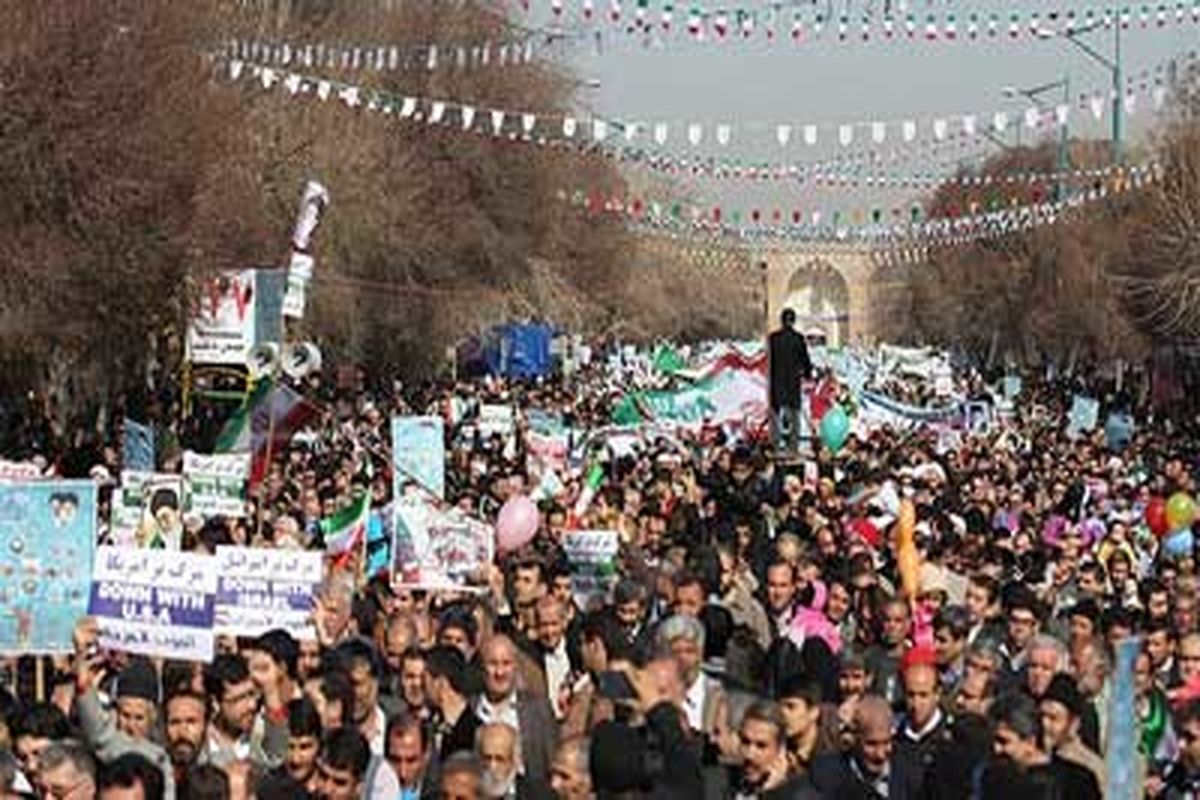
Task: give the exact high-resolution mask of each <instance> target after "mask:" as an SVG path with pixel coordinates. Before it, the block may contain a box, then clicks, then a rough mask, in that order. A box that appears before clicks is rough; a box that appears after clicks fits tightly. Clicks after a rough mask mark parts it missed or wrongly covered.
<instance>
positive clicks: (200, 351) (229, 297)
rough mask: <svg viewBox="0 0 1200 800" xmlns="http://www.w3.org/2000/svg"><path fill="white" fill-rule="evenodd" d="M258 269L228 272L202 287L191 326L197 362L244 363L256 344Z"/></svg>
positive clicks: (190, 344) (190, 348) (191, 353)
mask: <svg viewBox="0 0 1200 800" xmlns="http://www.w3.org/2000/svg"><path fill="white" fill-rule="evenodd" d="M255 284H256V273H255V271H254V270H252V269H247V270H242V271H240V272H226V273H222V274H221V275H218V276H217V277H215V278H213V279H211V280H209V281H208V282H207V283H206V284H205V285H204V286H202V287H201V289H200V302H199V306H198V308H197V309H196V310H195V313H194V314H193V315H192V320H191V324H190V325H189V326H188V335H187V358H188V361H190V362H192V363H193V364H229V365H237V366H244V365H245V364H246V356H247V354H248V353H249V352H250V349H251V348H252V347H254V344H255V339H254V329H255V324H254V322H255V320H254V317H255V297H256V296H257V287H256V285H255Z"/></svg>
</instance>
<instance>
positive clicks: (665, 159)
mask: <svg viewBox="0 0 1200 800" xmlns="http://www.w3.org/2000/svg"><path fill="white" fill-rule="evenodd" d="M995 150H996V144H995V143H994V142H992V141H990V140H988V139H986V138H985V137H983V136H982V135H976V136H966V135H964V134H962V133H956V134H954V135H953V136H951V137H949V138H948V139H946V140H945V141H942V142H918V143H915V144H913V145H908V146H899V147H890V148H888V149H886V150H884V149H880V148H870V149H856V150H853V151H848V152H840V151H839V152H837V153H836V154H835V155H834V156H833V157H831V158H829V159H825V160H821V161H811V162H803V163H795V162H774V161H763V160H751V159H742V158H735V157H726V156H711V155H706V156H699V155H690V154H685V155H678V156H677V155H674V154H671V153H659V152H656V151H653V150H649V149H646V148H628V147H626V148H617V149H611V148H610V149H609V150H607V151H603V152H604V153H605V154H606V155H609V156H610V157H612V158H613V159H614V160H616V161H617V162H619V163H622V164H632V165H635V166H638V167H641V168H644V169H648V170H651V171H654V172H659V173H662V174H664V175H668V176H670V177H682V178H703V179H712V180H746V181H758V182H763V181H776V182H778V181H787V182H790V183H796V184H800V185H804V184H808V183H813V182H816V181H818V180H819V179H823V178H826V177H830V176H852V175H863V174H865V172H866V171H867V170H876V171H882V170H883V169H885V168H893V169H894V168H896V167H898V166H900V165H904V164H913V163H919V164H921V165H923V167H924V171H925V172H927V173H932V172H935V171H938V170H946V171H948V172H949V173H953V172H955V171H957V170H958V169H960V168H962V167H963V166H964V165H965V164H968V163H971V162H973V161H977V160H980V159H982V158H985V157H987V156H988V155H991V154H992V153H994V152H995Z"/></svg>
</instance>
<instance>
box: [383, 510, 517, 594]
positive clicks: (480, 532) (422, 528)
mask: <svg viewBox="0 0 1200 800" xmlns="http://www.w3.org/2000/svg"><path fill="white" fill-rule="evenodd" d="M395 509H396V516H395V531H394V534H393V535H394V538H393V540H392V582H393V583H395V584H401V585H404V586H414V587H415V586H422V587H446V586H466V584H467V582H468V580H469V578H470V577H471V576H472V575H474V574H476V573H478V572H479V570H480V569H481V568H482V567H483V566H485V565H486V564H489V563H491V560H492V548H493V535H494V534H493V532H492V527H491V526H490V525H487V524H485V523H483V522H480V521H479V520H477V519H475V518H473V517H469V516H467V515H466V514H464V513H463V512H462V511H460V510H458V509H457V508H445V509H440V508H437V507H436V505H435V504H434V503H433V502H432V500H430V499H429V498H422V499H416V500H414V501H413V502H410V503H397V504H395Z"/></svg>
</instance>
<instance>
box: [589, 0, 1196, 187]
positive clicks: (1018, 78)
mask: <svg viewBox="0 0 1200 800" xmlns="http://www.w3.org/2000/svg"><path fill="white" fill-rule="evenodd" d="M925 1H926V2H928V3H929V4H930V7H931V8H932V7H934V3H933V0H925ZM746 2H747V3H749V2H750V0H746ZM596 5H597V8H600V9H602V8H604V7H605V6H604V4H603V3H601V2H597V4H596ZM1029 5H1030V7H1032V8H1043V10H1044V4H1041V3H1038V2H1031V4H1029ZM685 7H686V6H685ZM936 8H937V9H939V10H941V11H944V10H945V9H947V8H951V9H953V10H954V11H955V12H956V13H957V15H958V19H959V25H960V28H961V26H962V25H963V22H962V20H964V19H965V16H966V14H967V13H968V12H969V11H978V12H980V14H981V15H983V14H986V12H990V11H997V12H1000V13H1001V18H1002V19H1005V20H1006V19H1007V17H1008V14H1009V12H1010V11H1011V9H1012V7H1011V6H1006V5H1004V4H999V3H995V2H992V3H974V4H971V3H959V2H957V0H956V1H955V2H947V0H940V2H938V3H937V4H936ZM1064 8H1066V7H1064ZM1080 8H1082V7H1080ZM786 24H787V23H783V26H786ZM685 25H686V15H681V14H680V13H679V12H677V14H676V20H675V27H676V29H677V31H679V32H678V33H676V34H674V35H673V36H672V37H671V38H670V40H669V41H668V42H666V43H665V44H663V45H662V46H650V47H646V46H643V45H642V44H641V43H640V42H639V40H637V39H635V38H632V37H629V36H627V35H622V34H619V33H617V32H616V30H615V29H614V28H613V27H612V26H610V25H609V26H606V25H604V23H601V26H602V29H603V31H604V46H603V48H602V50H601V52H599V53H597V52H596V48H594V47H591V46H587V47H579V48H577V52H576V53H575V55H574V57H573V59H572V61H573V63H574V65H575V67H576V69H577V71H578V73H579V75H580V77H581V78H583V79H585V80H586V81H589V82H591V83H592V86H591V87H590V88H585V89H583V90H582V91H581V96H580V103H581V105H582V106H583V107H584V108H585V109H586V108H590V109H592V110H594V111H595V112H596V113H598V114H600V115H603V116H606V117H611V118H618V119H635V120H645V121H648V122H653V121H664V122H670V123H673V126H674V125H682V124H686V123H701V124H703V125H704V127H705V129H706V138H708V139H709V140H711V138H712V131H713V130H714V129H715V126H716V125H717V124H719V123H730V124H733V125H734V126H735V129H736V132H735V134H734V139H733V141H732V142H731V144H730V145H729V146H728V147H727V148H725V149H724V151H723V152H724V153H725V154H727V155H729V156H733V157H742V158H747V159H761V160H772V161H776V162H779V161H786V162H790V163H797V164H804V163H806V162H812V161H814V160H820V159H821V158H823V157H826V156H827V155H828V154H829V153H830V152H831V150H836V149H837V148H836V147H835V146H833V143H832V142H830V141H828V140H830V139H833V138H835V134H834V135H831V134H830V133H829V132H827V128H828V126H829V125H830V124H834V125H836V124H837V123H843V122H862V121H869V120H875V119H883V120H891V121H898V120H902V119H906V118H916V119H918V120H922V121H924V122H926V123H927V122H928V121H929V120H931V119H932V118H934V117H936V116H938V115H943V114H944V115H950V114H955V113H957V114H962V113H978V114H979V115H980V119H981V120H982V119H984V118H990V116H991V114H992V113H993V112H995V111H998V110H1006V111H1009V112H1010V113H1011V114H1012V115H1013V116H1014V118H1015V117H1019V115H1021V114H1022V113H1023V112H1024V110H1025V109H1026V108H1027V107H1028V106H1029V105H1030V103H1029V102H1028V101H1024V100H1020V101H1014V100H1012V99H1009V98H1006V97H1005V96H1004V94H1003V91H1002V90H1003V88H1004V87H1005V86H1019V87H1030V86H1037V85H1040V84H1045V83H1049V82H1053V81H1056V80H1059V79H1061V78H1063V77H1067V78H1069V80H1070V83H1071V90H1072V94H1073V95H1075V96H1076V97H1077V96H1078V95H1079V94H1081V93H1084V92H1087V91H1091V90H1100V89H1107V87H1108V86H1109V85H1110V83H1111V75H1110V73H1109V72H1108V71H1107V70H1106V69H1105V68H1104V67H1102V66H1101V65H1100V64H1098V63H1096V62H1094V61H1092V60H1091V59H1090V58H1088V57H1087V56H1086V55H1085V54H1083V53H1082V52H1080V51H1079V50H1078V49H1077V48H1075V47H1074V46H1072V45H1071V44H1070V43H1069V42H1067V41H1064V40H1061V39H1049V40H1035V39H1033V38H1031V37H1029V36H1028V35H1023V36H1022V37H1021V38H1020V39H1019V40H1016V41H1014V40H1011V39H1009V38H1008V37H1007V36H1003V35H1002V36H1000V37H997V38H996V39H994V40H988V39H986V38H981V39H979V40H978V41H974V42H970V41H966V40H965V39H964V38H963V37H962V36H961V34H960V40H959V41H958V42H946V41H938V42H927V41H925V40H924V39H921V38H920V37H918V38H917V39H916V40H915V41H909V40H905V39H901V40H899V41H893V42H890V43H888V42H883V41H875V42H871V43H862V42H857V41H851V42H847V43H841V42H838V41H837V39H836V36H830V35H829V34H828V33H826V35H825V38H824V40H823V41H814V42H810V43H807V44H804V45H799V46H798V45H796V44H794V43H793V42H792V41H791V40H790V39H789V38H788V37H787V35H786V34H787V31H786V30H785V29H781V30H780V33H779V35H777V38H776V41H775V42H774V43H773V44H772V43H768V42H766V41H765V37H764V36H762V35H761V33H759V34H756V36H755V37H754V40H753V41H750V42H747V41H744V40H741V39H737V38H734V37H730V38H729V39H728V40H727V41H724V42H712V41H710V42H707V43H697V42H693V41H691V40H690V39H689V37H688V36H687V34H686V33H685V32H684V28H685ZM781 27H782V26H781ZM1082 38H1084V39H1085V41H1087V42H1089V43H1090V44H1092V45H1094V46H1095V47H1096V48H1097V49H1098V50H1100V51H1101V52H1102V53H1103V54H1105V55H1111V53H1112V48H1113V35H1112V33H1111V32H1110V31H1104V30H1098V31H1095V32H1093V33H1091V34H1087V35H1086V36H1084V37H1082ZM1198 42H1200V25H1197V24H1196V23H1192V22H1190V21H1188V22H1184V23H1182V24H1175V23H1174V22H1171V23H1169V24H1167V25H1166V26H1164V27H1163V28H1161V29H1156V28H1154V27H1153V23H1152V25H1151V27H1150V28H1148V29H1145V30H1143V29H1140V28H1139V27H1138V26H1137V24H1136V22H1135V23H1134V25H1132V26H1131V27H1130V29H1129V30H1128V31H1126V32H1124V34H1123V39H1122V48H1123V53H1124V67H1125V72H1126V74H1127V75H1131V74H1137V73H1139V72H1141V71H1142V70H1145V69H1148V68H1153V67H1154V66H1155V65H1158V64H1160V63H1164V62H1166V61H1168V60H1169V59H1171V58H1172V57H1174V56H1177V55H1178V54H1181V53H1185V52H1187V51H1191V50H1195V49H1196V47H1197V43H1198ZM1046 98H1047V99H1048V100H1050V101H1051V102H1058V101H1059V98H1061V94H1060V93H1047V94H1046ZM1150 108H1151V102H1150V100H1149V98H1144V99H1141V100H1139V106H1138V108H1137V110H1136V113H1135V114H1134V116H1133V117H1132V118H1130V119H1129V120H1128V123H1127V127H1128V130H1129V135H1130V137H1131V138H1134V139H1137V138H1139V137H1141V138H1143V139H1144V136H1145V132H1146V130H1147V129H1148V127H1149V125H1150V123H1151V122H1152V119H1153V115H1152V113H1151V111H1150ZM1109 120H1110V117H1109V116H1108V114H1107V113H1106V115H1105V118H1104V120H1103V121H1101V122H1097V121H1095V120H1094V119H1093V118H1092V117H1091V115H1090V114H1088V113H1086V112H1081V111H1080V110H1079V109H1077V108H1076V109H1074V110H1073V111H1072V116H1071V125H1072V135H1074V136H1088V137H1093V138H1107V136H1108V132H1109V127H1110V121H1109ZM749 122H754V123H771V124H772V127H765V126H764V127H762V128H761V130H760V131H759V132H757V134H753V135H752V134H750V133H747V132H746V131H745V129H744V126H745V124H746V123H749ZM776 122H791V123H794V124H795V125H796V126H800V125H804V124H819V125H822V126H824V127H823V128H822V131H821V136H822V140H823V141H822V146H821V147H818V148H806V147H805V146H804V145H803V143H802V142H801V141H800V135H799V131H798V130H797V132H795V133H794V134H793V139H792V141H791V143H790V144H789V145H788V146H787V147H786V148H782V147H780V146H779V144H778V143H777V142H776V140H775V131H774V127H773V124H774V123H776ZM676 130H678V131H680V133H675V131H676ZM683 130H685V128H683V127H673V132H672V140H671V144H670V145H668V146H667V147H666V148H665V150H667V151H670V152H675V153H686V152H695V151H694V150H692V148H690V147H688V146H687V144H686V142H685V141H684V138H685V137H684V136H683V135H682V131H683ZM833 130H834V131H836V127H835V128H833ZM891 135H893V136H894V134H891ZM1024 135H1025V136H1026V141H1028V138H1029V135H1030V134H1029V133H1028V132H1026V133H1025V134H1024ZM862 138H863V134H862V133H860V134H859V139H858V140H857V141H856V143H855V146H856V147H859V148H861V147H862V145H861V144H859V143H858V142H860V141H862ZM923 138H924V139H928V137H927V136H924V137H923ZM1008 138H1009V140H1011V138H1012V132H1011V131H1010V133H1009V136H1008ZM643 141H645V140H643ZM825 145H829V149H825ZM711 147H712V148H713V149H710V150H707V151H706V152H713V150H715V149H716V148H715V145H711ZM988 147H989V146H984V145H979V146H976V147H974V148H972V149H971V150H970V152H981V151H985V150H987V149H988ZM940 152H941V153H942V154H943V157H944V156H945V153H946V151H945V149H944V148H943V149H942V150H941V151H940ZM992 152H994V149H993V150H992ZM951 155H953V153H952V154H951ZM952 163H953V159H951V165H952ZM930 167H931V162H930V160H929V159H928V158H925V159H918V160H916V161H913V162H910V163H908V164H907V165H899V166H897V167H895V170H896V171H897V172H901V173H904V172H910V173H911V172H921V171H925V170H927V169H929V168H930ZM634 174H636V173H634ZM690 186H692V187H693V191H695V192H697V193H698V195H699V196H700V197H702V198H703V200H704V202H705V203H713V204H721V205H726V206H728V207H734V206H741V207H746V208H749V207H750V206H752V205H759V204H762V205H763V206H764V207H771V206H773V205H778V206H782V207H783V208H785V209H786V208H789V207H793V206H803V205H806V204H813V203H835V204H838V203H845V204H847V205H852V204H854V203H860V204H869V203H871V202H874V199H873V198H872V193H875V194H877V192H878V190H868V189H858V190H839V191H840V194H836V195H833V196H834V197H838V198H840V199H836V200H834V199H827V198H828V197H830V196H829V195H827V194H824V193H822V194H819V195H818V194H814V192H816V191H817V190H814V189H812V188H801V187H795V186H784V187H780V186H778V185H775V184H772V185H771V188H769V189H767V188H763V187H762V185H761V184H759V185H749V184H748V182H746V181H730V180H723V181H718V180H695V181H693V182H692V183H691V184H690Z"/></svg>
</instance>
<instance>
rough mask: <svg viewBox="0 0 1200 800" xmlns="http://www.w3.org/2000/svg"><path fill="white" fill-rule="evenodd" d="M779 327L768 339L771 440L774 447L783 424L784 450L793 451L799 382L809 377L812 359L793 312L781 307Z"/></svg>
mask: <svg viewBox="0 0 1200 800" xmlns="http://www.w3.org/2000/svg"><path fill="white" fill-rule="evenodd" d="M781 322H782V323H783V327H781V328H780V329H779V330H777V331H775V332H774V333H772V334H771V336H770V337H769V340H768V357H769V358H770V376H771V398H770V400H771V441H772V443H773V444H774V445H775V447H776V449H779V448H780V442H781V440H782V439H783V436H784V433H783V426H784V425H785V424H786V425H787V446H786V450H787V451H788V452H795V451H796V449H797V447H798V444H799V437H800V409H801V406H802V403H801V396H802V391H801V386H800V382H801V381H803V380H807V379H809V378H811V377H812V371H813V366H812V361H810V360H809V358H808V345H807V344H806V343H805V341H804V336H802V335H801V334H799V333H797V332H796V329H795V325H796V312H795V311H793V310H792V309H790V308H785V309H784V310H783V315H782V316H781Z"/></svg>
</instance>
